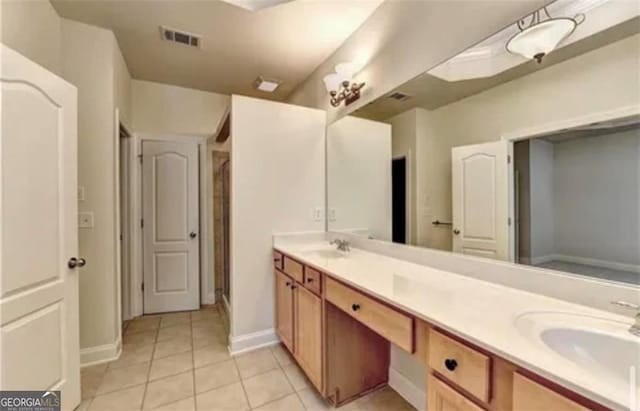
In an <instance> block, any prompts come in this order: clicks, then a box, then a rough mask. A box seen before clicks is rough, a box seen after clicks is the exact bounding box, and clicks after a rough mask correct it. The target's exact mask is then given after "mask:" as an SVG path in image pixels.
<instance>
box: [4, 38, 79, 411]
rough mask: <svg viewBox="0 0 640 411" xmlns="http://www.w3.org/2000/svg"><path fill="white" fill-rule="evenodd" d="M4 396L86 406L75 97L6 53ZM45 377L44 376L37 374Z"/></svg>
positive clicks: (69, 89)
mask: <svg viewBox="0 0 640 411" xmlns="http://www.w3.org/2000/svg"><path fill="white" fill-rule="evenodd" d="M1 47H2V48H1V55H0V61H1V62H2V63H1V66H0V67H1V68H0V85H1V87H2V102H1V103H0V104H1V110H2V122H1V123H2V139H1V142H0V156H1V160H0V164H1V170H0V177H1V192H2V195H1V198H2V202H1V205H0V210H1V214H0V215H1V216H0V232H1V237H0V261H1V271H2V276H1V282H0V340H1V341H2V346H1V347H2V348H1V351H2V353H1V358H2V375H1V377H0V390H50V391H56V390H60V391H62V408H63V409H73V408H75V407H76V406H77V405H78V404H79V403H80V348H79V319H78V273H77V271H76V270H72V269H70V268H69V267H68V266H67V261H68V259H69V258H71V257H77V256H78V238H77V218H78V217H77V202H76V193H77V180H76V178H77V177H76V175H77V171H76V169H77V154H76V144H77V141H76V138H77V137H76V133H77V106H76V104H77V100H76V98H77V97H76V89H75V88H74V87H73V86H72V85H70V84H68V83H66V82H65V81H64V80H62V79H61V78H59V77H57V76H55V75H54V74H52V73H49V72H48V71H46V70H45V69H44V68H42V67H40V66H38V65H37V64H35V63H33V62H31V61H29V60H28V59H26V58H25V57H23V56H21V55H20V54H18V53H16V52H14V51H13V50H11V49H9V48H8V47H6V46H4V45H2V46H1ZM34 370H37V372H34Z"/></svg>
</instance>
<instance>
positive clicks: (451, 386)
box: [273, 243, 628, 411]
mask: <svg viewBox="0 0 640 411" xmlns="http://www.w3.org/2000/svg"><path fill="white" fill-rule="evenodd" d="M273 259H274V276H275V284H276V285H275V290H276V291H275V294H276V296H275V301H276V332H277V334H278V336H279V337H280V339H281V341H282V343H283V344H284V345H285V346H286V348H287V349H288V350H289V351H290V352H291V354H292V355H293V357H294V358H295V359H296V361H297V362H298V364H299V365H300V366H301V368H302V369H303V370H304V371H305V373H306V374H307V376H308V378H309V380H310V381H311V382H312V383H313V385H314V386H315V387H316V389H317V390H318V391H319V392H320V393H321V394H322V395H323V396H324V397H325V398H326V399H327V401H328V402H329V403H331V404H333V405H335V406H340V405H342V404H345V403H347V402H349V401H351V400H353V399H356V398H358V397H360V396H362V395H364V394H366V393H367V392H370V391H372V390H375V389H376V388H378V387H381V386H384V385H386V384H387V382H388V372H389V348H390V346H389V344H390V343H393V344H394V345H396V346H398V347H400V348H401V349H403V350H405V351H407V352H408V353H411V354H412V355H413V356H414V357H415V358H417V359H418V360H419V361H420V362H421V363H422V364H424V366H425V369H426V372H427V387H426V388H427V389H426V392H427V402H428V409H429V410H430V411H437V410H483V409H484V410H588V409H589V410H601V409H620V408H623V407H625V406H626V405H622V404H623V401H626V399H625V398H624V395H625V394H628V392H627V393H625V392H624V391H623V390H620V389H619V388H620V387H613V386H612V385H613V384H612V383H611V382H610V381H607V378H606V376H604V375H585V373H584V372H580V370H579V369H578V368H576V367H568V366H567V365H568V363H566V362H560V363H556V364H554V362H555V360H556V358H557V357H555V356H554V355H547V353H545V351H544V349H542V348H541V347H540V346H537V345H536V344H535V343H533V342H531V341H527V339H526V338H525V337H523V333H522V332H519V331H518V330H517V328H518V327H525V328H526V321H527V319H528V318H529V317H528V314H525V315H523V314H522V309H523V308H528V310H527V311H530V310H531V309H532V308H533V307H535V309H536V312H538V311H539V312H541V313H543V314H541V315H543V316H544V313H555V312H558V313H567V312H568V313H572V312H573V313H577V314H580V315H586V316H595V317H597V316H598V315H602V314H603V312H601V311H598V310H594V309H590V308H587V307H582V306H578V305H575V304H571V303H568V302H564V301H560V300H556V299H552V298H548V297H544V296H540V295H536V294H532V293H527V292H524V291H520V290H515V289H511V288H508V287H504V286H500V285H497V284H492V283H489V282H485V281H480V280H477V279H473V278H468V277H465V276H460V275H457V274H454V273H448V272H444V271H440V270H435V269H432V268H430V267H426V266H420V265H417V264H412V263H408V262H405V261H401V260H397V259H393V258H390V257H386V256H383V255H379V254H374V253H369V252H365V251H363V250H359V249H357V250H353V251H351V252H349V253H341V252H339V251H336V250H335V249H333V248H329V247H328V246H326V243H325V245H324V246H322V245H318V246H316V247H309V246H308V245H306V246H304V247H295V246H291V245H280V244H277V243H276V244H275V249H274V258H273ZM392 266H393V268H392ZM497 301H500V303H499V304H497V305H496V302H497ZM496 308H498V309H496ZM610 317H611V318H610V319H612V320H615V321H620V319H621V317H620V316H616V315H614V314H611V316H610ZM522 318H524V320H522ZM523 324H524V325H523Z"/></svg>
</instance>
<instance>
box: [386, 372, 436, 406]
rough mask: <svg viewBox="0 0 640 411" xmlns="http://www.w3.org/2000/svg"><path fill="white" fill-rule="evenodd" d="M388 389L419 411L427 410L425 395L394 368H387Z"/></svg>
mask: <svg viewBox="0 0 640 411" xmlns="http://www.w3.org/2000/svg"><path fill="white" fill-rule="evenodd" d="M389 387H391V388H393V390H394V391H395V392H397V393H398V394H400V396H401V397H402V398H404V399H405V400H407V402H408V403H409V404H411V405H413V407H414V408H415V409H417V410H419V411H424V410H426V409H427V394H426V393H425V392H424V390H423V389H422V388H421V387H418V386H416V385H415V384H414V383H413V382H411V381H410V380H409V379H408V378H407V377H405V376H404V375H402V374H400V373H399V372H398V371H396V370H395V369H394V368H389Z"/></svg>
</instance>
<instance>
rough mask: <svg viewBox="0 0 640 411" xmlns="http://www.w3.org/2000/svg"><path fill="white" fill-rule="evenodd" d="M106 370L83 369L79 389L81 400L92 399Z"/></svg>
mask: <svg viewBox="0 0 640 411" xmlns="http://www.w3.org/2000/svg"><path fill="white" fill-rule="evenodd" d="M105 371H106V368H104V369H103V368H101V369H99V370H87V369H85V368H83V369H82V371H81V372H80V389H81V396H82V399H83V400H84V399H87V398H92V397H94V396H95V395H96V392H97V391H98V387H100V384H102V379H103V378H104V374H105Z"/></svg>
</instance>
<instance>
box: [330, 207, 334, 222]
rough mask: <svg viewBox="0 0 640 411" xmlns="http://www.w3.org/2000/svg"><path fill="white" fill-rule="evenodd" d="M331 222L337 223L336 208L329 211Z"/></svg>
mask: <svg viewBox="0 0 640 411" xmlns="http://www.w3.org/2000/svg"><path fill="white" fill-rule="evenodd" d="M329 221H336V209H335V208H330V209H329Z"/></svg>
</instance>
